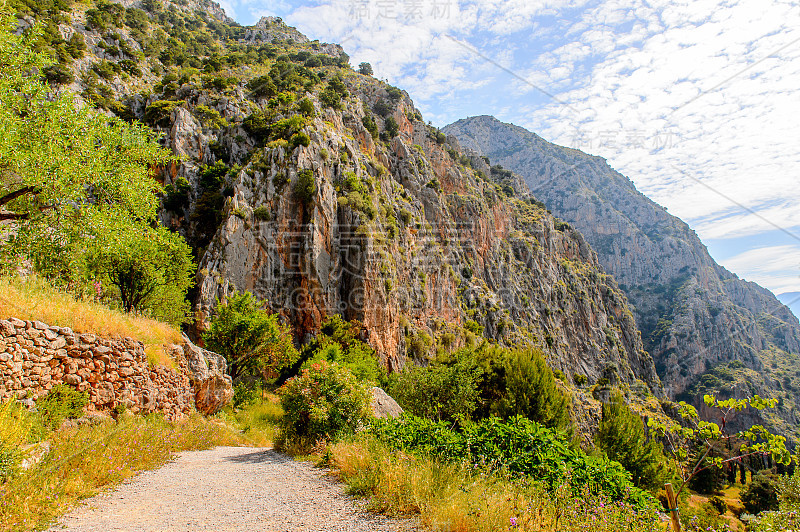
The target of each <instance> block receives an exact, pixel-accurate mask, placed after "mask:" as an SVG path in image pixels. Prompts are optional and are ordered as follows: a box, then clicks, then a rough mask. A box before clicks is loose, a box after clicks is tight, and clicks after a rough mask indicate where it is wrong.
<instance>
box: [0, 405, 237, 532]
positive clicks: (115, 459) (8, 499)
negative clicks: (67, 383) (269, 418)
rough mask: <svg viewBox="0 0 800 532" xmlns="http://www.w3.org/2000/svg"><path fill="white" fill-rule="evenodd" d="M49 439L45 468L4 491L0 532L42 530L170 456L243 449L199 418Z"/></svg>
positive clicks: (128, 422)
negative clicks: (228, 447)
mask: <svg viewBox="0 0 800 532" xmlns="http://www.w3.org/2000/svg"><path fill="white" fill-rule="evenodd" d="M49 439H50V443H51V445H52V450H51V451H50V453H49V454H48V455H47V458H46V459H45V460H44V461H43V462H41V463H40V464H39V465H38V466H36V467H35V468H33V469H31V470H28V471H26V472H23V473H21V474H19V475H17V476H15V477H12V478H11V480H9V481H8V482H7V483H6V484H4V485H0V500H1V501H2V502H0V530H4V531H6V530H7V531H9V532H11V531H23V530H26V531H27V530H33V529H39V528H42V527H44V526H45V525H47V523H49V522H51V521H52V520H54V519H55V518H57V517H58V516H60V515H63V514H65V513H66V512H67V511H69V510H70V509H71V508H72V507H73V506H74V505H75V504H76V503H77V502H78V501H79V500H80V499H83V498H85V497H90V496H92V495H94V494H96V493H97V492H98V491H99V490H100V489H102V488H104V487H107V486H113V485H115V484H118V483H119V482H121V481H123V480H125V479H126V478H129V477H131V476H133V475H134V474H136V473H137V472H139V471H142V470H146V469H153V468H156V467H159V466H160V465H162V464H164V463H165V462H166V461H167V460H169V458H170V456H171V455H172V453H175V452H179V451H184V450H195V449H209V448H211V447H215V446H217V445H238V444H241V443H242V440H241V437H240V436H239V435H238V434H236V433H235V432H234V431H232V430H231V429H229V428H227V427H226V426H224V425H222V424H220V423H218V422H214V421H211V420H206V419H204V418H203V417H202V416H199V415H197V416H194V417H192V418H189V419H187V420H185V421H183V422H180V423H169V422H167V421H164V419H163V418H161V417H158V416H150V417H145V418H143V417H128V418H123V419H122V420H121V421H120V422H118V423H116V422H113V421H110V420H109V421H108V422H106V423H102V424H99V425H94V426H82V427H80V428H77V429H71V430H62V431H58V432H56V433H53V434H52V435H51V436H50V438H49Z"/></svg>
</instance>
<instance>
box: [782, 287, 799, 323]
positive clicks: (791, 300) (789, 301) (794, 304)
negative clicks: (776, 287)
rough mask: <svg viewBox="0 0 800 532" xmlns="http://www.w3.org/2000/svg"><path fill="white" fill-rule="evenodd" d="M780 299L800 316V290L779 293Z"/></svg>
mask: <svg viewBox="0 0 800 532" xmlns="http://www.w3.org/2000/svg"><path fill="white" fill-rule="evenodd" d="M778 300H779V301H780V302H781V303H783V304H784V305H786V306H787V307H789V309H790V310H791V311H792V313H793V314H794V315H795V316H798V317H800V292H786V293H785V294H779V295H778Z"/></svg>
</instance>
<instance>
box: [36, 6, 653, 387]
mask: <svg viewBox="0 0 800 532" xmlns="http://www.w3.org/2000/svg"><path fill="white" fill-rule="evenodd" d="M123 4H124V6H125V8H122V7H120V4H116V3H109V2H103V1H98V2H95V3H94V4H93V5H91V6H87V5H84V4H75V6H74V7H75V9H74V10H70V11H69V12H68V13H66V12H65V13H64V14H63V16H61V19H60V20H61V21H60V23H59V24H57V25H56V26H54V25H53V22H52V21H53V20H55V19H56V18H55V17H53V16H48V17H47V19H46V20H48V21H49V24H50V25H49V26H48V27H47V28H46V32H45V35H44V36H43V40H44V42H43V43H42V47H43V48H45V49H46V48H47V47H49V48H50V49H52V50H54V53H56V55H59V54H60V53H61V51H64V54H65V55H64V56H63V57H61V56H60V55H59V57H61V59H62V60H61V63H60V64H59V65H58V66H57V67H55V68H52V69H51V70H50V71H48V77H49V79H50V80H51V82H52V83H53V85H54V86H60V87H61V88H65V89H70V90H74V91H76V92H78V93H80V94H81V95H82V97H83V98H84V99H86V100H89V101H92V102H93V103H95V104H97V105H100V106H101V107H103V108H105V109H106V110H107V111H108V112H109V113H114V114H117V115H118V116H120V117H123V118H125V119H127V120H141V121H143V122H145V123H146V124H148V125H150V126H151V127H152V128H153V129H155V130H157V131H160V132H163V134H164V136H163V143H164V145H165V146H168V147H170V148H171V149H172V151H173V152H174V153H175V154H177V155H179V156H180V157H181V161H180V162H179V163H176V164H173V165H171V166H169V167H168V168H164V169H162V170H161V171H160V175H161V178H162V179H163V182H164V184H165V187H166V190H167V194H166V195H165V197H164V198H163V210H162V213H161V218H162V220H163V221H164V222H165V223H166V224H167V225H168V226H170V227H172V228H173V229H174V230H176V231H178V232H180V233H181V234H182V235H183V236H184V237H185V238H186V240H187V241H188V242H189V243H190V244H191V245H192V247H193V249H194V253H195V256H196V259H197V261H198V264H199V268H198V276H197V289H196V290H195V293H194V296H193V298H194V306H195V309H196V311H198V315H199V316H200V318H201V319H200V326H199V328H201V329H202V327H203V323H204V320H207V318H208V317H209V316H210V315H211V313H212V312H213V309H214V307H215V305H216V304H217V301H218V299H224V297H225V296H226V294H230V293H231V292H232V291H233V290H250V291H252V292H253V293H254V294H256V296H257V297H258V298H259V299H262V300H264V301H266V302H267V303H268V305H269V307H270V308H271V309H272V310H273V311H276V312H280V313H281V315H282V316H283V317H284V319H285V320H286V321H287V322H288V323H290V324H291V325H292V326H293V327H294V330H295V332H296V337H297V339H298V341H300V342H305V341H308V340H309V339H310V338H311V337H313V335H314V334H315V333H316V332H317V331H318V329H319V326H320V325H321V323H322V321H323V319H324V317H325V316H326V315H330V314H340V315H342V316H343V317H345V318H346V319H348V320H358V321H359V322H361V323H362V324H363V325H364V327H365V331H366V335H367V337H368V340H369V342H370V343H371V344H372V345H373V346H374V347H375V348H376V349H377V350H378V352H379V354H380V356H381V359H382V361H383V362H384V364H385V365H386V366H387V367H388V368H391V369H399V368H402V367H403V365H404V364H406V362H407V361H408V360H414V361H417V362H420V363H424V362H425V360H426V359H427V358H428V357H429V356H432V355H433V354H434V353H435V352H436V351H437V350H438V351H445V352H446V351H452V350H454V349H457V348H458V347H459V346H463V345H469V344H474V343H475V342H477V341H479V339H480V337H481V336H485V337H486V338H488V339H490V340H492V341H496V342H499V343H504V344H508V345H523V344H531V345H536V346H539V347H541V348H542V349H543V351H544V352H545V353H546V354H547V356H548V360H549V362H550V364H551V365H552V366H553V368H554V369H558V370H560V371H561V372H563V373H564V374H565V381H566V382H572V381H573V380H577V381H580V382H588V384H589V385H591V384H594V383H596V382H597V381H598V380H600V379H604V380H603V382H610V383H612V384H624V385H630V386H631V387H632V388H633V389H635V390H637V391H638V393H639V394H640V395H641V396H642V397H645V396H646V395H647V394H648V393H649V392H650V391H652V392H653V393H655V394H656V395H661V393H662V392H661V388H660V382H659V379H658V377H657V375H656V371H655V367H654V365H653V361H652V359H651V357H650V356H649V355H648V354H647V353H646V351H645V350H644V347H643V344H642V340H641V337H640V334H639V332H638V330H637V329H636V326H635V322H634V317H633V314H632V313H631V310H630V308H629V307H628V304H627V301H626V298H625V296H624V294H623V292H622V291H621V290H620V289H619V287H618V286H617V284H616V282H615V281H614V280H613V278H612V277H611V276H609V275H607V274H605V273H604V272H603V270H602V268H601V267H600V265H599V263H598V261H597V256H596V254H595V253H594V252H593V251H592V249H591V247H590V246H589V244H587V242H586V241H585V240H584V239H583V237H582V236H581V234H580V233H579V232H578V231H577V230H575V229H573V228H572V227H570V226H569V225H568V224H565V223H563V222H561V221H559V220H557V219H555V218H553V217H552V216H551V215H550V214H549V213H548V212H547V211H546V210H545V209H544V208H543V206H542V204H541V203H540V202H539V201H538V200H536V199H535V198H534V197H532V196H531V195H530V193H529V191H528V189H527V187H526V186H525V184H524V183H522V181H521V180H520V179H519V178H518V177H517V176H515V175H513V174H511V173H510V172H495V171H492V170H491V169H490V167H489V166H488V165H486V163H485V162H484V161H483V160H482V159H481V158H479V157H470V156H468V155H466V154H464V153H463V152H462V151H461V149H460V148H459V146H458V143H456V142H448V141H447V139H445V137H444V136H443V135H442V134H440V133H438V132H437V131H436V130H435V129H433V128H431V127H430V126H428V125H426V123H425V122H424V120H423V118H422V116H421V114H420V112H419V111H418V110H417V109H416V108H415V107H414V104H413V102H412V101H411V100H410V99H409V97H408V95H407V94H406V93H404V92H403V91H401V90H400V89H398V88H396V87H392V86H390V85H387V84H385V83H384V82H381V81H379V80H376V79H375V78H373V77H371V76H370V75H365V74H361V73H358V72H355V71H353V70H352V68H351V67H350V66H349V58H348V57H347V55H346V54H345V53H344V52H343V50H342V49H341V47H339V46H336V45H330V44H324V43H320V42H318V41H310V40H309V39H308V38H306V37H305V36H303V35H301V34H299V33H298V32H297V31H296V30H294V29H293V28H290V27H288V26H286V25H285V24H284V23H283V22H282V21H280V20H279V19H274V18H265V19H262V20H261V21H260V22H259V23H258V24H257V25H256V26H255V27H252V28H244V27H241V26H238V25H236V24H235V23H232V22H231V21H229V20H228V19H227V18H226V17H225V16H224V14H223V12H222V11H221V10H219V9H218V7H216V6H215V5H214V4H210V3H208V2H200V3H197V2H189V1H185V0H183V1H179V2H174V3H171V2H155V1H145V2H142V3H139V2H124V3H123ZM140 8H143V9H140ZM41 15H42V14H41V13H39V15H38V16H41ZM36 16H37V13H36V9H35V8H28V15H27V17H28V18H26V19H24V20H27V21H28V22H23V24H29V23H31V22H33V20H32V19H33V18H35V17H36ZM81 42H83V43H84V45H83V46H81V45H80V44H79V43H81ZM73 52H74V53H73ZM584 377H585V378H584ZM581 396H582V397H583V396H584V394H581ZM584 398H585V399H586V400H590V399H589V398H588V397H584Z"/></svg>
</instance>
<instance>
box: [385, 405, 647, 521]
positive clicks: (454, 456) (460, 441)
mask: <svg viewBox="0 0 800 532" xmlns="http://www.w3.org/2000/svg"><path fill="white" fill-rule="evenodd" d="M372 432H373V433H374V434H375V435H376V436H377V437H378V438H379V439H380V440H381V441H383V442H385V443H387V444H388V445H390V446H392V447H393V448H395V449H398V450H402V451H406V452H411V453H415V454H421V455H426V456H432V457H436V458H439V459H441V460H444V461H447V462H456V463H460V462H467V463H471V464H473V465H475V466H480V467H484V468H488V469H489V470H497V471H503V472H506V473H510V474H512V475H513V474H521V475H524V476H526V477H528V478H530V479H534V480H537V481H540V482H542V483H543V484H544V485H545V486H547V487H548V489H550V490H556V489H558V488H560V487H561V486H563V485H564V484H569V486H570V487H571V488H572V490H573V491H574V492H575V495H576V496H577V495H578V494H579V493H581V492H582V491H583V490H584V489H588V491H589V493H591V494H594V495H597V494H602V495H605V496H607V497H609V498H611V499H612V500H615V501H627V502H631V503H634V504H636V505H638V506H640V507H642V508H645V507H652V506H653V505H654V504H655V501H654V500H653V499H652V497H650V496H649V495H648V494H647V493H645V492H643V491H642V490H639V489H638V488H636V487H634V486H633V485H632V484H631V481H630V473H628V472H627V471H625V469H624V468H623V467H622V466H621V465H620V464H618V463H617V462H614V461H611V460H608V459H607V458H604V457H598V456H588V455H586V454H585V453H584V452H583V451H581V450H579V449H574V448H572V446H571V445H570V443H569V439H568V438H567V437H566V436H565V435H564V434H563V433H561V432H558V431H556V430H553V429H548V428H546V427H544V426H542V425H540V424H539V423H536V422H535V421H531V420H529V419H527V418H524V417H521V416H517V417H513V418H511V419H509V420H507V421H503V420H501V419H499V418H496V417H492V418H488V419H483V420H480V421H478V422H475V423H468V424H466V425H464V426H463V427H462V428H460V429H453V428H452V425H451V424H450V423H446V422H435V421H431V420H427V419H423V418H420V417H416V416H408V415H404V416H402V417H400V418H395V419H392V418H387V419H381V420H375V421H373V423H372Z"/></svg>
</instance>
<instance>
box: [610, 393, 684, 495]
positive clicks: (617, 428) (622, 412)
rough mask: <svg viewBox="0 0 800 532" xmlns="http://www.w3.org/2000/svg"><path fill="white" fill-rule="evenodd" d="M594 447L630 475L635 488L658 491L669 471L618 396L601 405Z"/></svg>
mask: <svg viewBox="0 0 800 532" xmlns="http://www.w3.org/2000/svg"><path fill="white" fill-rule="evenodd" d="M595 443H596V444H597V446H598V447H599V448H600V449H601V450H602V451H604V452H605V453H606V455H607V456H608V457H609V458H610V459H611V460H614V461H617V462H619V463H620V464H622V465H623V466H624V467H625V469H627V470H628V471H629V472H630V473H631V475H632V480H633V483H634V485H635V486H636V487H638V488H642V489H657V488H658V487H660V486H661V484H663V482H664V481H665V480H666V478H667V475H668V471H667V469H666V467H665V463H666V458H665V457H664V455H663V453H662V451H661V446H660V445H659V444H658V442H657V441H656V440H654V439H652V438H648V437H647V434H646V433H645V430H644V422H643V421H642V418H640V417H639V416H638V415H637V414H636V413H635V412H633V411H632V410H631V409H630V408H629V407H628V406H627V405H626V404H625V399H624V398H623V397H622V396H621V395H620V394H618V393H617V394H615V395H613V396H612V398H611V402H610V403H605V404H603V418H602V420H601V421H600V426H599V428H598V431H597V436H596V437H595Z"/></svg>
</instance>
